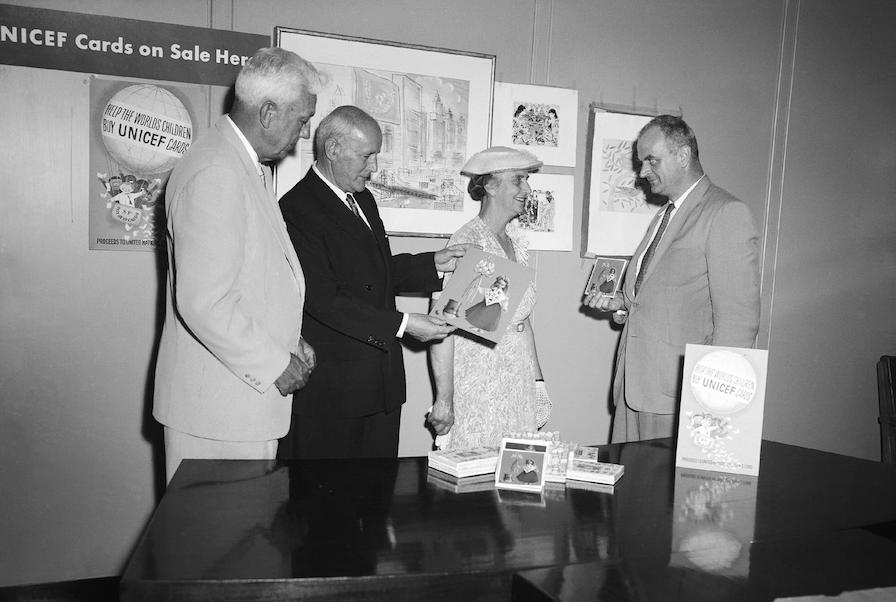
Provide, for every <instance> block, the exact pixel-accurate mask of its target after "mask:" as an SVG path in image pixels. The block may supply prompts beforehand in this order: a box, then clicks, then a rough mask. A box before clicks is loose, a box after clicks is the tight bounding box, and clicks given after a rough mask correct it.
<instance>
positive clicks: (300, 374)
mask: <svg viewBox="0 0 896 602" xmlns="http://www.w3.org/2000/svg"><path fill="white" fill-rule="evenodd" d="M315 366H317V356H316V355H315V353H314V348H313V347H312V346H311V345H309V344H308V342H307V341H305V339H301V338H300V339H299V346H298V348H297V349H296V352H295V353H290V354H289V364H288V365H287V366H286V370H284V371H283V374H281V375H280V377H279V378H277V380H275V381H274V385H276V387H277V390H279V391H280V394H281V395H284V396H286V395H289V394H290V393H295V392H296V391H298V390H299V389H301V388H302V387H304V386H305V385H306V384H308V378H309V377H310V376H311V372H312V371H313V370H314V367H315Z"/></svg>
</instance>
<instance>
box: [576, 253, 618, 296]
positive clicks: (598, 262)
mask: <svg viewBox="0 0 896 602" xmlns="http://www.w3.org/2000/svg"><path fill="white" fill-rule="evenodd" d="M627 264H628V260H627V259H619V258H616V257H595V258H594V265H593V266H592V267H591V276H589V277H588V282H587V284H585V294H586V295H589V294H591V293H597V294H599V295H600V296H601V297H613V296H615V295H616V291H618V290H619V283H620V282H622V277H623V275H625V266H626V265H627Z"/></svg>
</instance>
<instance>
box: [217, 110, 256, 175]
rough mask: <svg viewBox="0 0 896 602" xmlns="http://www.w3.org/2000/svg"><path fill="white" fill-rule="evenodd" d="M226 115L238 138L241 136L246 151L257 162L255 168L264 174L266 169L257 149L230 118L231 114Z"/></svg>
mask: <svg viewBox="0 0 896 602" xmlns="http://www.w3.org/2000/svg"><path fill="white" fill-rule="evenodd" d="M224 117H226V118H227V123H229V124H230V126H231V127H232V128H233V130H234V131H235V132H236V136H237V138H239V139H240V142H242V143H243V148H245V149H246V152H247V153H249V158H250V159H252V162H253V163H255V169H256V170H257V171H258V173H259V175H264V170H263V169H262V168H261V162H260V161H259V160H258V153H256V152H255V149H254V148H252V145H251V144H249V141H248V140H247V139H246V137H245V136H244V135H243V132H242V131H241V130H240V128H238V127H237V125H236V124H235V123H234V122H233V120H232V119H231V118H230V115H225V116H224Z"/></svg>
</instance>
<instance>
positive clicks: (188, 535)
mask: <svg viewBox="0 0 896 602" xmlns="http://www.w3.org/2000/svg"><path fill="white" fill-rule="evenodd" d="M601 454H602V458H601V459H603V460H606V461H612V462H618V463H622V464H624V465H625V476H623V478H622V479H621V480H620V481H619V483H618V484H617V486H616V488H615V491H614V492H613V493H612V494H609V493H597V492H592V491H586V490H580V489H573V488H571V487H563V486H559V487H555V488H551V489H548V490H546V492H545V493H544V494H543V495H541V496H539V495H534V494H515V495H506V492H503V491H502V492H500V495H499V493H498V492H497V491H495V490H493V489H490V490H486V491H479V492H472V493H461V494H457V493H454V492H451V491H448V490H445V489H443V488H441V487H440V486H438V485H436V484H434V483H432V482H429V480H428V479H427V472H428V471H427V466H426V459H425V458H401V459H398V460H365V461H338V460H331V461H329V460H328V461H304V462H302V461H293V462H283V461H211V460H188V461H185V462H184V463H183V464H182V465H181V467H180V469H179V470H178V472H177V474H176V475H175V477H174V479H173V480H172V482H171V484H170V485H169V487H168V490H167V492H166V493H165V496H164V497H163V499H162V501H161V503H160V504H159V507H158V508H157V510H156V512H155V514H154V515H153V517H152V520H151V521H150V524H149V526H148V527H147V529H146V532H145V533H144V535H143V537H142V538H141V541H140V542H139V544H138V546H137V549H136V550H135V552H134V554H133V556H132V558H131V559H130V562H129V563H128V566H127V568H126V570H125V573H124V575H123V577H122V584H121V593H122V600H126V601H128V600H160V599H164V600H203V601H204V600H284V599H294V598H302V599H312V598H313V599H321V600H361V599H366V600H370V599H373V600H427V601H429V600H464V601H465V602H466V601H472V600H510V599H511V598H512V597H514V598H515V599H519V600H578V599H588V600H595V599H599V600H689V601H690V600H703V599H705V600H727V599H734V600H772V599H774V598H775V597H778V596H784V595H804V594H818V593H828V594H830V593H838V592H839V591H840V589H837V588H841V589H859V588H867V587H875V586H884V585H896V562H894V560H896V543H894V540H896V538H894V533H896V522H894V521H896V467H893V466H890V465H884V464H878V463H875V462H868V461H864V460H858V459H855V458H848V457H845V456H838V455H835V454H828V453H824V452H819V451H814V450H809V449H804V448H799V447H794V446H789V445H784V444H780V443H773V442H768V441H766V442H763V448H762V460H761V468H760V471H761V476H760V477H759V478H751V477H739V476H726V475H720V474H717V473H702V472H699V471H693V470H676V469H675V467H674V466H673V464H674V447H673V443H672V441H671V440H668V439H658V440H653V441H645V442H638V443H628V444H621V445H607V446H602V447H601ZM514 493H515V492H514ZM890 567H893V568H892V569H891V568H890ZM838 568H840V569H843V570H841V571H840V572H838V570H837V569H838ZM514 577H516V580H515V581H514ZM695 592H696V593H695ZM695 596H698V597H695ZM699 596H703V597H699Z"/></svg>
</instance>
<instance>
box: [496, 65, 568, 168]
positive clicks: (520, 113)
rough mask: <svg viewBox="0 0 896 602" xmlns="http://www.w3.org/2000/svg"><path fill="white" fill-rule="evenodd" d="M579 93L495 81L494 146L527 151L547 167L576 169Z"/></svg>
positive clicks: (565, 89) (563, 89)
mask: <svg viewBox="0 0 896 602" xmlns="http://www.w3.org/2000/svg"><path fill="white" fill-rule="evenodd" d="M578 118H579V93H578V91H577V90H570V89H567V88H554V87H550V86H531V85H527V84H507V83H503V82H495V101H494V105H493V123H492V144H495V145H501V146H509V147H511V148H519V149H524V150H528V151H529V152H531V153H533V154H535V156H537V157H538V158H539V159H541V160H542V161H543V162H544V163H545V165H558V166H561V167H575V166H576V137H577V135H578V127H577V123H578Z"/></svg>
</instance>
